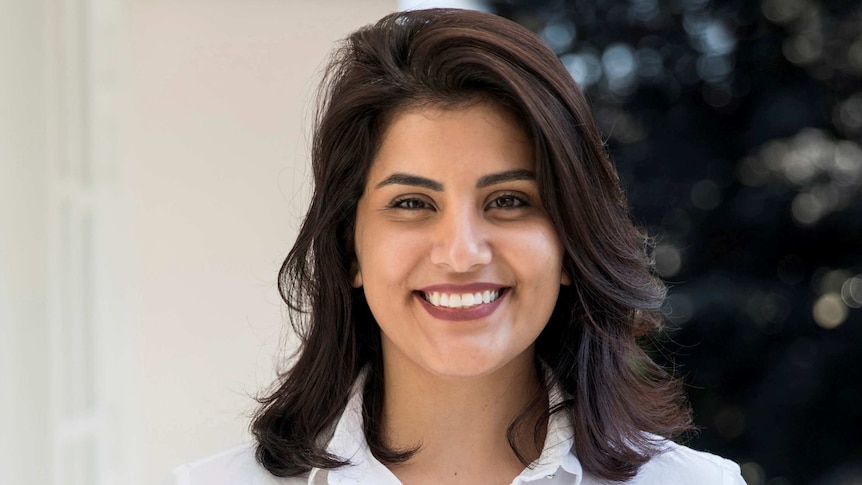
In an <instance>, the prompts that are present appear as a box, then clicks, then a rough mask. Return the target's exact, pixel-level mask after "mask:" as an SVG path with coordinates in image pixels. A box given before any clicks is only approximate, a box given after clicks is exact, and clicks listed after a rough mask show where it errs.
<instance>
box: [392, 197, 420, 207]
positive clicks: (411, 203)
mask: <svg viewBox="0 0 862 485" xmlns="http://www.w3.org/2000/svg"><path fill="white" fill-rule="evenodd" d="M391 207H393V208H395V209H406V210H422V209H427V208H429V205H428V204H427V203H426V202H425V201H424V200H421V199H415V198H406V199H398V200H396V201H395V202H393V203H392V206H391Z"/></svg>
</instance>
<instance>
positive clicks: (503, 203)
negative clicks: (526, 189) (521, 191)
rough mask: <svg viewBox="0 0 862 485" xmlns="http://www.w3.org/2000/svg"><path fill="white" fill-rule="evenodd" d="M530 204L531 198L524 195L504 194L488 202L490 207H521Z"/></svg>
mask: <svg viewBox="0 0 862 485" xmlns="http://www.w3.org/2000/svg"><path fill="white" fill-rule="evenodd" d="M529 205H530V202H529V200H528V199H527V198H526V197H525V196H522V195H516V194H503V195H501V196H499V197H497V198H495V199H494V200H492V201H491V203H490V204H488V207H489V208H490V209H519V208H522V207H527V206H529Z"/></svg>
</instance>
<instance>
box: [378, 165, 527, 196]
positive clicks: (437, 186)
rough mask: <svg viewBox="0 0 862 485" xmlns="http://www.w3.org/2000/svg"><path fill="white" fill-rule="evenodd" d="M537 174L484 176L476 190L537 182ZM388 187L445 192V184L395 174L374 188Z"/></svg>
mask: <svg viewBox="0 0 862 485" xmlns="http://www.w3.org/2000/svg"><path fill="white" fill-rule="evenodd" d="M535 179H536V174H535V173H533V172H532V171H531V170H526V169H523V168H518V169H514V170H506V171H503V172H497V173H492V174H488V175H484V176H482V177H481V178H479V181H478V182H476V188H478V189H481V188H484V187H488V186H490V185H496V184H501V183H503V182H511V181H514V180H535ZM387 185H412V186H415V187H423V188H426V189H429V190H434V191H437V192H442V191H443V184H441V183H440V182H437V181H435V180H431V179H429V178H425V177H420V176H418V175H410V174H408V173H401V172H398V173H393V174H392V175H390V176H388V177H386V178H385V179H383V180H382V181H381V182H380V183H378V184H377V185H375V186H374V188H376V189H379V188H381V187H385V186H387Z"/></svg>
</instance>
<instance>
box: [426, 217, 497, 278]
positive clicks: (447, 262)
mask: <svg viewBox="0 0 862 485" xmlns="http://www.w3.org/2000/svg"><path fill="white" fill-rule="evenodd" d="M435 226H436V227H435V230H434V232H435V234H434V236H433V237H434V241H433V245H432V248H431V262H432V263H433V264H435V265H438V266H443V267H446V268H448V269H449V271H453V272H456V273H467V272H470V271H473V270H475V269H477V268H479V267H481V266H484V265H487V264H488V263H490V262H491V246H490V245H489V243H488V234H487V229H486V227H485V224H484V221H483V220H482V217H481V215H478V214H474V213H472V212H471V211H466V210H465V211H459V212H455V211H452V212H450V213H449V214H444V215H443V216H442V217H440V219H439V220H438V221H437V223H436V224H435Z"/></svg>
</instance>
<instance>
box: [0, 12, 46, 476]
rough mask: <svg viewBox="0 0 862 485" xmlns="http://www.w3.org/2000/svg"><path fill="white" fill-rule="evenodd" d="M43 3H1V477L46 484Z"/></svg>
mask: <svg viewBox="0 0 862 485" xmlns="http://www.w3.org/2000/svg"><path fill="white" fill-rule="evenodd" d="M43 20H44V5H43V2H41V1H37V0H33V1H28V2H11V1H0V483H2V484H4V485H5V484H18V483H21V484H23V483H47V481H48V479H49V474H48V471H47V470H45V469H44V467H41V466H40V465H41V463H40V462H41V457H40V455H41V453H42V452H43V451H44V449H45V446H46V443H47V436H48V429H47V424H46V422H45V417H46V415H47V414H48V403H47V400H48V395H49V389H48V381H49V376H48V374H49V371H48V361H47V359H46V342H47V340H48V323H47V311H46V307H47V274H46V260H45V254H46V253H47V224H46V219H47V211H48V209H47V165H46V163H45V147H44V143H43V142H44V130H45V113H44V99H43V98H44V96H43V91H44V85H43V83H42V79H43V75H44V69H43V67H44V66H43V63H42V61H43V59H44V57H45V56H44V53H45V43H44V41H43V39H44V31H43V28H42V24H43Z"/></svg>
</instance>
